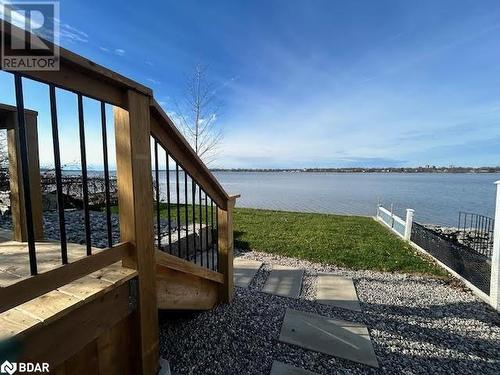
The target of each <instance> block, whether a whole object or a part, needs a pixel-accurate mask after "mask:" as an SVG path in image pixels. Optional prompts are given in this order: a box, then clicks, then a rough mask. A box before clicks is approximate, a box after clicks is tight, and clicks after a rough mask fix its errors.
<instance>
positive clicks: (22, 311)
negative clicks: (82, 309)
mask: <svg viewBox="0 0 500 375" xmlns="http://www.w3.org/2000/svg"><path fill="white" fill-rule="evenodd" d="M36 251H37V264H38V270H39V273H42V272H45V271H49V270H51V269H54V268H58V267H64V266H62V265H61V260H60V259H61V255H60V252H61V250H60V244H59V243H54V242H37V243H36ZM99 251H102V250H101V249H93V253H94V254H95V253H97V252H99ZM85 256H86V248H85V246H84V245H78V244H68V258H69V261H70V262H72V261H75V260H77V259H80V258H82V257H85ZM0 259H1V263H0V288H5V287H7V286H11V285H13V284H15V283H16V282H19V281H21V280H25V279H26V278H30V277H31V275H30V270H29V258H28V249H27V245H26V244H24V243H19V242H15V241H7V242H2V243H0ZM136 276H137V271H136V270H134V269H130V268H125V267H122V265H121V262H117V263H114V264H112V265H110V266H107V267H104V268H102V269H100V270H99V271H96V272H93V273H91V274H89V275H87V276H84V277H81V278H79V279H77V280H75V281H72V282H71V283H68V284H66V285H64V286H61V287H59V288H57V289H54V290H52V291H50V292H48V293H45V294H43V295H41V296H40V297H37V298H34V299H32V300H30V301H28V302H25V303H22V304H20V305H18V306H16V307H14V308H11V309H9V310H7V311H4V312H2V313H0V339H6V338H9V337H13V336H16V335H19V334H24V333H26V332H28V331H30V330H31V329H34V328H36V327H38V326H40V325H46V324H48V323H50V322H52V321H54V320H56V319H58V318H60V317H62V316H65V315H66V314H68V313H69V312H71V311H73V310H75V309H76V308H78V307H79V306H81V305H82V304H83V303H85V302H88V301H91V300H93V299H96V298H98V297H99V296H101V295H103V294H104V293H106V292H108V291H110V290H111V289H114V288H116V287H117V286H120V285H122V284H124V283H125V282H127V281H129V280H130V279H132V278H134V277H136Z"/></svg>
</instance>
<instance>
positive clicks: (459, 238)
mask: <svg viewBox="0 0 500 375" xmlns="http://www.w3.org/2000/svg"><path fill="white" fill-rule="evenodd" d="M424 227H426V228H428V229H430V230H432V231H434V232H436V233H438V234H440V235H442V236H444V237H446V238H448V239H449V240H451V241H453V242H456V243H459V244H461V245H464V246H467V247H469V248H472V249H475V250H476V251H479V252H481V253H487V252H489V251H490V249H491V248H492V247H493V232H485V231H477V230H475V229H465V230H464V229H460V230H459V229H458V228H457V227H447V226H443V225H435V224H424Z"/></svg>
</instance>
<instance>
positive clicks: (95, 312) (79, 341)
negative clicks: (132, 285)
mask: <svg viewBox="0 0 500 375" xmlns="http://www.w3.org/2000/svg"><path fill="white" fill-rule="evenodd" d="M129 294H130V291H129V285H128V284H123V285H121V286H119V287H117V288H115V289H113V290H111V291H109V292H107V293H106V294H104V295H103V296H102V297H101V298H97V299H94V300H92V301H91V302H88V303H83V304H82V305H81V306H79V308H77V309H75V310H73V311H71V312H70V313H69V314H67V315H64V316H62V317H61V318H60V319H57V320H54V321H52V322H51V323H49V324H47V325H40V326H38V327H36V328H35V329H33V330H30V331H29V332H27V334H26V335H23V334H21V337H18V339H19V340H21V346H22V349H23V353H22V354H21V359H22V360H23V361H30V362H49V364H50V367H51V368H52V369H54V368H55V367H56V366H57V365H59V364H61V363H63V362H64V361H66V360H67V359H69V358H70V357H72V356H73V355H75V354H76V353H78V352H79V351H81V350H82V349H83V348H84V347H85V346H86V345H88V344H89V343H91V342H92V341H93V340H95V339H96V338H98V337H99V336H100V335H101V334H102V333H104V332H105V331H106V330H107V329H109V328H110V327H112V326H114V325H115V324H117V323H118V322H120V321H121V320H123V319H124V318H126V317H127V316H128V315H129V314H130V313H131V312H130V310H129ZM68 338H71V339H68ZM48 342H54V343H57V342H58V343H63V345H47V343H48Z"/></svg>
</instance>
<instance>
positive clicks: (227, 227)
mask: <svg viewBox="0 0 500 375" xmlns="http://www.w3.org/2000/svg"><path fill="white" fill-rule="evenodd" d="M235 203H236V196H233V197H230V198H229V200H228V201H227V210H223V209H222V208H219V209H218V210H217V217H218V232H219V239H218V244H219V272H220V273H222V274H223V275H224V284H222V285H221V286H220V288H219V298H220V301H221V302H223V303H230V302H231V301H232V300H233V296H234V271H233V259H234V249H233V246H234V244H233V210H234V205H235Z"/></svg>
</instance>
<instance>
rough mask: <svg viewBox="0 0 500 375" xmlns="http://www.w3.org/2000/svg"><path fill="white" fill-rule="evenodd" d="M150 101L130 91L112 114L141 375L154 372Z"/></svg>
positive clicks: (155, 319)
mask: <svg viewBox="0 0 500 375" xmlns="http://www.w3.org/2000/svg"><path fill="white" fill-rule="evenodd" d="M149 101H150V98H149V97H148V96H146V95H143V94H140V93H138V92H136V91H133V90H129V91H128V93H127V103H128V111H126V110H123V109H121V108H118V107H115V110H114V116H115V134H116V163H117V165H116V166H117V178H118V204H119V213H120V236H121V240H122V241H128V242H131V243H132V244H133V245H134V246H135V252H134V255H133V257H132V258H130V259H127V260H126V261H124V263H123V264H124V266H126V267H131V268H135V269H137V271H138V273H139V276H138V300H137V302H138V303H137V306H138V312H139V325H140V327H139V328H140V332H139V338H140V351H141V353H140V357H141V360H142V361H141V366H142V368H141V373H142V374H156V372H157V371H158V366H159V339H158V310H157V302H156V272H155V271H156V261H155V253H154V251H155V250H154V244H153V240H154V239H153V238H154V232H153V212H152V207H153V190H152V176H151V148H150V147H151V146H150V114H149Z"/></svg>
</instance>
